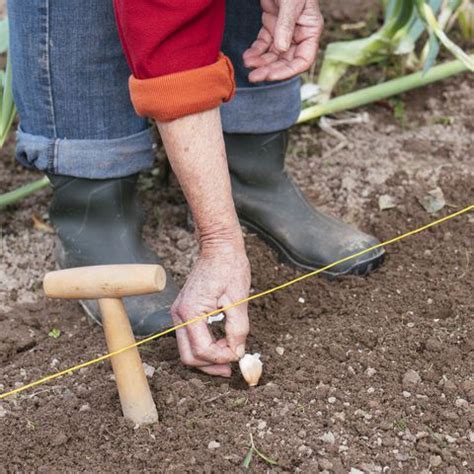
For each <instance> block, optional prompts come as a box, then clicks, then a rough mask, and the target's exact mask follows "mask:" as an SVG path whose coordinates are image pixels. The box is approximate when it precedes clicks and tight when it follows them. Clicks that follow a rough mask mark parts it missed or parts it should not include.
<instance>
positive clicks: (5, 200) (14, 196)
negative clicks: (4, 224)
mask: <svg viewBox="0 0 474 474" xmlns="http://www.w3.org/2000/svg"><path fill="white" fill-rule="evenodd" d="M48 184H49V179H48V178H47V177H46V176H45V177H44V178H41V179H38V180H37V181H33V182H32V183H30V184H25V185H24V186H21V187H19V188H18V189H15V190H14V191H10V192H9V193H5V194H1V195H0V209H2V208H4V207H6V206H9V205H10V204H13V203H15V202H17V201H20V200H21V199H24V198H26V197H28V196H30V195H31V194H34V193H36V192H37V191H39V190H40V189H43V188H45V187H46V186H48Z"/></svg>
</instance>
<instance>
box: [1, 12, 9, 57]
mask: <svg viewBox="0 0 474 474" xmlns="http://www.w3.org/2000/svg"><path fill="white" fill-rule="evenodd" d="M8 34H9V30H8V18H4V19H3V20H0V54H3V53H5V52H6V51H7V49H8Z"/></svg>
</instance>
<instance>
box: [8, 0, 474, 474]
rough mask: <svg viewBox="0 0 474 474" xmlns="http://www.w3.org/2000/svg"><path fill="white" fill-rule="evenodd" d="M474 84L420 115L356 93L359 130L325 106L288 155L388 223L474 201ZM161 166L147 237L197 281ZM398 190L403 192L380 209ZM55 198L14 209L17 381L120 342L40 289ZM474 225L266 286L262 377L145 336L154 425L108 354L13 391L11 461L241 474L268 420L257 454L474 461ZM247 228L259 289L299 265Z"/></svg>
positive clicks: (458, 81)
mask: <svg viewBox="0 0 474 474" xmlns="http://www.w3.org/2000/svg"><path fill="white" fill-rule="evenodd" d="M328 3H329V2H325V4H326V5H327V4H328ZM348 3H349V2H342V1H341V2H335V6H334V9H335V10H334V11H335V12H336V13H335V16H337V18H336V20H337V21H338V22H340V21H348V20H346V19H345V18H346V17H348V18H349V19H350V18H352V20H351V21H354V20H353V19H356V20H357V19H358V17H357V15H355V14H353V13H351V12H350V11H349V12H347V11H345V10H344V8H346V9H347V4H348ZM354 4H357V5H359V4H361V5H362V4H364V5H367V2H354ZM357 11H358V15H359V17H361V16H362V17H363V15H364V13H363V11H361V10H357ZM328 23H329V24H331V17H329V22H328ZM473 91H474V79H473V77H472V75H471V76H468V75H465V76H462V77H457V78H453V79H451V80H449V81H446V82H444V83H442V84H438V85H436V86H432V87H428V88H425V89H423V90H421V91H416V92H412V93H409V94H406V95H404V96H403V97H402V98H401V99H402V100H403V103H404V104H405V116H404V117H403V120H402V123H400V120H397V119H395V118H394V114H393V111H392V110H391V107H392V104H390V103H389V102H387V103H381V104H375V105H373V106H371V107H369V108H366V109H364V110H361V111H357V112H358V113H366V114H367V115H361V116H362V117H365V118H366V120H363V121H362V123H361V124H358V125H352V126H350V127H349V126H345V127H339V128H338V130H339V132H341V133H343V134H344V136H345V141H343V142H342V144H341V140H340V138H335V137H333V136H331V135H328V134H327V133H325V132H323V131H322V130H320V129H319V128H318V126H317V125H316V124H314V125H305V126H300V127H295V128H294V129H293V131H292V134H291V143H290V150H289V169H290V171H291V172H292V174H293V176H294V177H295V179H296V181H297V182H298V184H299V185H300V186H301V187H302V188H303V190H304V191H305V193H306V194H307V196H308V197H309V199H310V201H311V202H312V203H313V204H314V205H316V206H318V207H320V208H322V209H323V210H324V211H327V212H330V213H332V214H334V215H338V216H340V217H342V218H344V219H345V220H346V221H348V222H352V223H353V224H354V225H357V226H359V227H361V228H363V229H364V230H366V231H369V232H372V233H374V234H375V235H377V236H378V237H379V238H380V239H382V240H385V239H389V238H391V237H394V236H397V235H399V234H401V233H403V232H405V231H407V230H410V229H414V228H416V227H418V226H420V225H422V224H425V223H427V222H429V221H431V220H433V219H435V218H438V217H440V216H443V215H446V214H448V213H450V212H453V211H455V210H457V209H461V208H463V207H465V206H467V205H470V204H473V202H474V179H473V178H474V165H473V162H472V158H473V155H474V145H473V121H472V111H473V110H474V96H473ZM12 154H13V143H12V141H11V142H10V144H9V146H8V147H7V148H6V149H5V150H4V152H2V157H1V159H0V192H5V191H6V190H8V189H12V188H14V187H15V186H17V185H20V184H22V183H25V182H29V181H31V180H32V179H33V178H35V176H36V175H35V174H34V173H28V172H25V171H23V170H22V169H21V168H20V167H19V166H17V165H16V164H15V163H14V161H13V159H12V158H11V157H12ZM160 179H161V178H160V175H158V174H157V173H156V172H152V173H148V174H146V175H145V176H143V177H142V180H141V190H142V197H143V200H144V202H145V205H146V208H147V215H148V216H149V219H148V223H147V227H146V238H147V240H148V241H149V243H150V245H152V246H153V248H155V250H156V251H157V252H158V253H160V254H161V255H163V258H164V263H165V265H166V266H167V267H168V268H170V270H171V271H172V273H173V274H174V276H175V277H176V279H177V280H178V281H179V282H180V283H183V281H184V278H185V276H186V274H187V273H188V272H189V269H190V267H191V265H192V262H193V260H194V259H195V256H196V253H197V248H196V243H195V240H194V238H193V235H192V234H191V232H190V231H189V230H188V228H187V227H186V214H187V210H186V205H185V202H184V198H183V196H182V194H181V193H180V191H179V188H178V186H177V184H176V182H175V181H174V179H171V184H170V185H169V186H168V187H165V186H163V185H162V184H160ZM436 187H439V188H440V189H441V190H442V191H443V193H444V195H445V198H446V203H447V204H446V206H445V208H444V209H443V210H442V211H441V212H439V213H438V214H436V215H430V214H428V213H427V212H426V211H425V210H424V209H423V208H422V207H421V206H420V204H419V201H418V199H419V198H420V197H421V196H423V195H425V194H426V192H428V191H430V190H432V189H434V188H436ZM157 189H158V191H157ZM384 194H388V195H390V196H392V197H393V198H394V199H395V201H396V207H395V208H393V209H390V210H384V211H381V210H380V209H379V206H378V199H379V197H380V196H381V195H384ZM49 198H50V191H49V190H44V191H42V192H40V193H39V194H37V195H35V196H33V197H30V198H29V199H27V200H25V201H23V202H21V203H19V204H16V205H14V206H11V207H10V208H9V209H7V210H5V211H2V213H1V214H0V228H1V233H2V240H1V247H0V392H3V391H6V390H8V389H12V388H14V387H17V386H21V385H22V384H26V383H28V382H31V381H33V380H35V379H37V378H39V377H41V376H43V375H45V374H48V373H54V372H55V371H58V370H62V369H65V368H68V367H70V366H72V365H75V364H77V363H79V362H82V361H85V360H88V359H90V358H94V357H96V356H97V355H99V354H103V353H104V352H105V351H106V348H105V344H104V338H103V335H102V330H101V328H99V327H97V326H93V325H92V324H90V323H89V322H88V320H87V319H86V317H85V316H84V315H83V313H82V312H81V310H80V309H79V307H78V306H77V305H76V304H74V303H72V302H55V301H49V300H46V299H45V298H44V296H43V294H42V290H41V279H42V276H43V275H44V273H45V272H46V271H48V270H51V269H53V268H54V261H53V256H52V255H53V245H54V235H53V234H51V233H48V227H47V226H46V227H45V226H41V225H38V224H36V225H34V223H33V216H35V217H36V219H37V221H38V220H39V221H44V222H45V223H46V224H47V223H48V217H47V205H48V201H49ZM473 226H474V216H473V215H472V214H471V215H463V216H461V217H459V218H457V219H454V220H451V221H449V222H448V223H445V224H443V225H441V226H438V227H436V228H433V229H431V230H429V231H426V232H424V233H422V234H419V235H417V236H414V237H410V238H408V239H406V240H404V241H403V242H401V243H399V244H395V245H393V246H390V247H388V248H387V258H386V261H385V264H384V266H383V268H381V269H380V270H379V271H377V272H376V273H375V274H373V275H371V276H369V277H367V278H357V277H346V278H342V279H339V280H336V281H328V280H326V279H324V278H319V277H315V278H311V279H308V280H305V281H304V282H301V283H299V284H297V285H294V286H292V287H290V288H288V289H286V290H284V291H281V292H279V293H276V294H274V295H271V296H267V297H265V298H261V299H258V300H256V301H254V302H252V303H251V305H250V317H251V336H250V338H249V342H248V347H249V351H251V352H260V353H261V354H262V359H263V363H264V375H263V378H262V380H261V383H260V385H259V386H258V387H256V388H253V389H249V388H247V387H246V385H245V384H244V382H243V381H242V379H241V377H240V375H239V372H238V370H235V371H234V375H233V376H232V377H231V378H230V379H228V380H226V379H219V378H211V377H208V376H205V375H202V374H200V373H198V372H195V371H192V370H189V369H187V368H185V367H183V366H182V365H181V363H180V362H179V359H178V352H177V349H176V344H175V340H174V339H173V338H171V337H170V338H165V339H160V340H158V341H156V342H153V343H150V344H147V345H145V346H143V347H142V349H141V354H142V357H143V360H144V362H146V363H147V364H149V365H150V366H152V367H154V368H155V369H156V371H155V374H154V375H153V376H152V377H151V378H150V385H151V388H152V391H153V395H154V399H155V401H156V403H157V406H158V410H159V414H160V422H159V423H158V424H157V425H156V426H149V427H142V428H135V427H134V426H132V425H130V424H129V423H128V422H126V421H125V420H124V419H123V418H122V416H121V411H120V405H119V400H118V397H117V393H116V389H115V385H114V381H113V379H112V378H111V368H110V365H109V363H108V362H104V363H100V364H98V365H96V366H93V367H90V368H87V369H82V370H81V371H80V372H78V373H76V374H74V375H71V376H67V377H64V378H61V379H58V380H55V381H53V382H51V383H49V384H46V385H43V386H39V387H35V388H33V389H31V390H29V391H25V392H23V393H22V394H19V395H16V396H13V397H11V398H7V399H5V400H2V401H0V473H3V472H36V471H38V472H41V471H45V472H80V471H81V472H82V471H85V472H119V471H121V472H143V471H150V472H151V471H156V472H240V471H241V470H242V469H243V468H242V462H243V460H244V457H245V455H246V453H247V452H248V449H249V445H250V438H249V436H250V433H252V434H253V437H254V440H255V444H256V446H257V447H258V448H259V449H260V450H261V451H262V452H263V453H265V454H266V455H268V456H269V457H271V458H272V459H274V460H275V461H277V462H278V465H277V466H270V465H268V464H266V463H265V462H264V461H262V460H261V459H259V458H258V457H254V459H253V460H252V462H251V464H250V469H251V470H252V471H254V472H268V471H270V470H273V471H275V472H308V473H311V472H318V470H319V471H326V472H336V473H347V472H351V470H352V473H353V474H355V473H357V472H358V471H356V469H358V470H359V471H363V472H365V473H372V472H382V471H383V472H388V471H389V472H406V473H411V472H424V473H428V472H430V471H431V472H447V473H451V474H454V473H458V472H459V473H467V472H472V466H473V465H474V459H473V452H474V450H473V446H474V428H473V422H474V411H473V403H474V378H473V374H474V370H473V369H474V357H473V354H474V352H473V351H474V337H473V336H474V324H473V314H474V296H473V295H474V282H473V271H472V269H473V256H472V248H473ZM246 244H247V249H248V254H249V258H250V261H251V263H252V271H253V279H252V291H253V292H258V291H261V290H265V289H267V288H270V287H272V286H274V285H277V284H279V283H282V282H284V281H286V280H289V279H291V278H293V277H295V276H297V275H299V274H300V273H299V272H298V271H297V270H295V269H293V268H291V267H289V266H287V265H285V264H282V263H280V262H279V261H278V258H277V256H276V255H275V253H274V252H273V251H272V250H270V249H268V248H267V247H266V246H265V245H264V244H263V243H262V242H261V241H260V240H259V239H258V238H257V237H256V236H254V235H252V234H246ZM53 328H57V329H59V330H60V331H61V334H60V336H59V337H58V338H56V339H55V338H53V337H50V336H49V335H48V333H49V332H50V331H51V329H53ZM277 348H278V351H277ZM210 443H211V444H210Z"/></svg>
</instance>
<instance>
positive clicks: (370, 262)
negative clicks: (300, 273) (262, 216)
mask: <svg viewBox="0 0 474 474" xmlns="http://www.w3.org/2000/svg"><path fill="white" fill-rule="evenodd" d="M239 221H240V223H241V224H242V225H243V226H245V227H247V228H248V229H249V230H250V231H253V232H254V233H256V234H257V235H258V236H259V237H261V238H262V239H263V240H264V241H265V242H266V243H267V244H268V245H270V246H271V247H272V248H273V249H275V250H276V251H277V253H278V255H279V259H280V261H282V262H284V263H290V264H292V265H294V266H296V267H298V268H301V269H303V270H318V269H320V268H324V265H321V266H315V265H308V264H307V263H305V262H302V261H301V260H298V258H297V257H295V256H294V255H292V254H291V253H290V252H289V251H288V250H287V249H286V248H285V247H284V246H283V245H282V244H281V243H280V242H279V241H278V240H276V239H275V238H274V237H272V236H271V235H270V234H269V233H268V232H267V231H265V230H264V229H262V228H261V227H259V226H258V225H256V224H254V223H253V222H250V221H248V220H246V219H245V218H243V217H241V216H240V215H239ZM384 258H385V250H384V249H383V248H381V249H379V251H378V252H377V255H376V256H374V257H372V258H368V259H365V260H362V261H358V262H357V263H356V264H354V265H352V266H351V267H349V268H348V269H347V270H346V271H344V272H334V271H330V270H325V271H323V272H321V274H322V275H324V276H325V277H327V278H329V279H335V278H337V277H341V276H344V275H357V276H366V275H368V274H369V273H371V272H373V271H374V270H376V269H377V268H379V267H380V266H381V265H382V263H383V261H384Z"/></svg>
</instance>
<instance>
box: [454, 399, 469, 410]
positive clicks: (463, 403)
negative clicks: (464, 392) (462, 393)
mask: <svg viewBox="0 0 474 474" xmlns="http://www.w3.org/2000/svg"><path fill="white" fill-rule="evenodd" d="M454 404H455V405H456V407H457V408H466V409H467V408H469V403H468V402H467V400H464V398H457V399H456V401H455V402H454Z"/></svg>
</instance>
